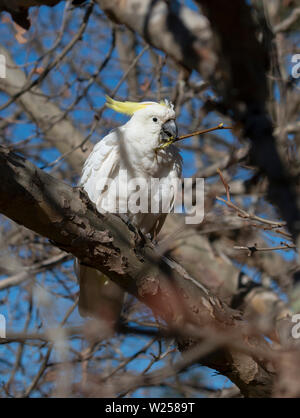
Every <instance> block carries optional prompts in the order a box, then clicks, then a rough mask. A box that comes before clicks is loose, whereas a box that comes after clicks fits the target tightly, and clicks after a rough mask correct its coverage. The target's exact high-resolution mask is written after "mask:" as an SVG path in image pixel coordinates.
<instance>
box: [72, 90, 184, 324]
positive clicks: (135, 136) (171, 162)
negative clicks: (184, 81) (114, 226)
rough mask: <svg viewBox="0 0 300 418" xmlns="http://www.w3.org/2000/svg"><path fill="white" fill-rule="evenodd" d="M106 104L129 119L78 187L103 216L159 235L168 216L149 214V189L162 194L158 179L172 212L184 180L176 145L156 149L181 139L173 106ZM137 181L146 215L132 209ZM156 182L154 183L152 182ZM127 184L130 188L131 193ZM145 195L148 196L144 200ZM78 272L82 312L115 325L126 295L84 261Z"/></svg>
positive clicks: (93, 157)
mask: <svg viewBox="0 0 300 418" xmlns="http://www.w3.org/2000/svg"><path fill="white" fill-rule="evenodd" d="M106 104H107V106H108V107H109V108H111V109H113V110H115V111H116V112H119V113H123V114H127V115H129V116H131V118H130V120H129V121H128V122H127V123H125V125H122V126H120V127H119V128H117V129H115V130H113V131H112V132H110V133H109V134H108V135H107V136H105V137H104V138H103V139H102V140H101V141H99V142H98V143H97V144H96V145H95V147H94V149H93V151H92V152H91V154H90V155H89V157H88V159H87V160H86V162H85V164H84V167H83V172H82V177H81V181H80V185H81V186H82V187H83V188H84V190H85V191H86V192H87V194H88V196H89V198H90V199H91V201H92V202H94V204H95V205H96V207H97V209H98V210H99V211H100V212H105V211H110V212H119V213H120V212H123V214H124V215H122V216H124V217H127V220H128V221H129V222H130V223H132V224H133V225H135V226H136V227H137V228H139V229H140V230H141V232H143V233H144V234H150V235H151V236H152V237H153V236H156V235H157V234H158V232H159V231H160V229H161V227H162V225H163V223H164V221H165V218H166V213H162V208H161V207H160V208H159V210H157V207H156V210H154V211H153V210H152V211H151V207H150V206H151V204H150V190H151V192H152V193H153V194H154V195H155V193H158V192H157V191H158V189H157V188H156V189H155V187H156V186H155V185H157V183H155V181H156V182H157V180H159V181H160V186H159V187H160V194H156V195H155V196H156V202H157V199H158V200H161V197H162V196H163V198H164V199H165V201H166V202H170V207H169V209H172V205H173V204H174V193H175V190H176V188H175V187H174V184H176V181H177V182H178V180H180V178H181V168H182V159H181V156H180V154H179V151H178V149H177V148H176V147H175V146H174V145H170V146H168V147H166V148H163V149H158V147H159V146H160V145H162V144H163V143H165V142H166V141H169V140H170V138H172V137H173V138H175V137H176V136H177V127H176V123H175V112H174V108H173V105H172V104H171V103H169V102H168V101H164V102H160V103H156V102H141V103H135V102H118V101H116V100H113V99H110V98H107V103H106ZM135 179H138V183H139V187H140V188H139V200H143V201H144V202H145V201H146V202H149V207H148V208H147V210H142V212H147V213H141V212H140V213H136V212H137V211H136V210H135V209H136V207H133V208H132V206H130V201H131V200H130V199H131V198H132V197H134V193H136V190H138V188H135V187H133V186H134V185H135V181H136V180H135ZM153 179H156V180H154V182H153ZM140 182H142V185H141V184H140ZM143 182H144V184H143ZM128 184H131V188H130V190H129V191H128ZM151 184H152V189H151ZM177 184H178V183H177ZM116 185H117V187H116ZM145 186H148V187H145ZM134 189H135V190H134ZM153 189H154V191H153ZM143 193H144V194H145V193H146V194H147V196H146V199H145V196H144V195H143ZM134 200H135V199H133V201H134ZM144 209H145V208H144ZM152 209H153V208H152ZM153 212H156V213H153ZM164 212H166V211H164ZM77 274H78V276H79V280H80V298H79V310H80V313H81V314H83V315H88V316H95V317H98V318H99V317H100V318H103V319H104V320H106V321H112V322H114V321H116V320H117V319H118V317H119V313H120V309H121V306H122V300H123V291H122V290H121V289H120V288H119V287H118V286H117V285H116V284H114V283H113V282H111V281H110V280H108V279H107V278H106V277H105V276H103V275H101V273H100V272H98V271H97V270H95V269H92V268H90V267H87V266H84V265H82V264H80V263H78V265H77Z"/></svg>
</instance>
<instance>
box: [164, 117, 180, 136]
mask: <svg viewBox="0 0 300 418" xmlns="http://www.w3.org/2000/svg"><path fill="white" fill-rule="evenodd" d="M177 136H178V128H177V125H176V122H175V120H174V119H170V120H167V122H165V123H164V124H163V125H162V127H161V131H160V138H161V140H162V141H170V140H171V139H176V138H177Z"/></svg>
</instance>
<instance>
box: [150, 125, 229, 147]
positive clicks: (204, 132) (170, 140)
mask: <svg viewBox="0 0 300 418" xmlns="http://www.w3.org/2000/svg"><path fill="white" fill-rule="evenodd" d="M218 129H232V127H231V126H224V124H223V123H219V125H217V126H214V127H213V128H208V129H203V130H201V131H196V132H192V133H190V134H186V135H181V136H179V137H178V138H172V137H171V138H170V139H169V141H168V142H165V143H164V144H161V145H160V146H159V147H158V148H156V149H157V150H160V149H164V148H167V147H168V146H169V145H171V144H174V143H175V142H177V141H181V140H182V139H186V138H190V137H191V136H195V135H202V134H206V133H207V132H212V131H217V130H218Z"/></svg>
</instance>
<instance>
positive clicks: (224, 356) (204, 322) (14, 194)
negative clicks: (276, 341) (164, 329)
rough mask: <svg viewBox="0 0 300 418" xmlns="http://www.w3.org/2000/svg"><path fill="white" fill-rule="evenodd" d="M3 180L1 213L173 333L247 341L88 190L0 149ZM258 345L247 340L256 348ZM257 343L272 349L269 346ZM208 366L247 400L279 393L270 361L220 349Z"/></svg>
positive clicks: (235, 322)
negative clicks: (100, 208) (132, 299)
mask: <svg viewBox="0 0 300 418" xmlns="http://www.w3.org/2000/svg"><path fill="white" fill-rule="evenodd" d="M0 175H1V180H2V181H1V183H0V211H1V213H3V214H4V215H6V216H8V217H10V218H11V219H12V220H14V221H15V222H18V223H20V224H22V225H24V226H26V227H27V228H30V229H31V230H33V231H35V232H37V233H38V234H41V235H43V236H45V237H47V238H49V239H50V240H51V241H52V242H53V243H54V244H55V245H57V246H58V247H59V248H61V249H63V250H65V251H67V252H69V253H71V254H73V255H74V256H75V257H77V258H79V259H80V260H81V261H82V262H84V263H85V264H87V265H89V266H92V267H95V268H97V269H99V270H100V271H101V272H103V273H104V274H106V275H107V276H108V277H109V278H110V279H112V280H113V281H115V282H116V283H118V285H120V286H121V287H122V288H123V289H125V290H126V291H128V292H130V293H131V294H133V295H134V296H136V297H137V298H139V300H141V301H142V302H143V303H145V304H146V305H148V306H149V307H150V308H151V309H152V310H153V312H154V314H155V315H159V316H160V317H162V318H163V319H164V320H165V321H166V322H167V323H168V325H169V327H170V329H171V330H177V333H178V330H183V332H184V333H185V332H186V337H187V334H188V333H189V329H194V332H195V330H198V329H199V330H201V331H203V330H206V329H209V328H210V329H214V330H217V331H218V332H220V333H221V334H224V335H225V334H227V333H229V332H238V333H239V334H240V335H242V330H243V329H244V325H245V324H243V321H241V320H240V318H239V316H238V314H237V312H235V311H233V310H230V309H229V308H228V307H227V306H226V305H225V304H224V303H222V302H221V301H220V300H219V299H218V298H217V297H214V296H213V295H212V294H211V293H210V291H209V290H208V289H206V288H205V287H204V286H202V285H201V284H196V283H195V282H194V281H193V279H192V278H191V277H190V276H189V275H187V274H186V273H185V272H184V270H183V269H181V268H180V267H179V266H177V267H176V268H175V269H173V268H172V266H171V267H170V265H169V264H168V263H167V262H166V261H165V260H164V259H161V257H159V256H158V255H157V253H156V252H155V250H154V249H153V248H152V245H151V244H149V243H147V242H146V243H145V242H144V239H143V238H141V236H140V234H138V233H137V231H135V230H134V229H133V228H130V227H128V226H127V225H126V224H125V223H124V222H123V221H122V220H121V219H120V218H118V217H117V216H114V215H111V214H108V215H105V216H104V215H100V214H99V213H98V212H97V211H96V209H95V207H94V206H93V204H92V203H91V202H90V201H89V199H88V198H87V196H86V195H85V193H84V192H83V191H82V190H81V189H80V188H72V187H70V186H68V185H67V184H65V183H63V182H61V181H59V180H57V179H55V178H53V177H51V176H50V175H48V174H47V173H45V172H43V171H42V170H40V169H38V168H37V167H35V166H34V165H33V164H32V163H30V162H29V161H26V160H25V159H24V158H22V157H21V156H18V155H16V154H14V153H12V152H10V151H8V150H7V149H6V148H4V147H0ZM20 208H22V210H20ZM189 327H192V328H189ZM192 334H193V333H192ZM193 338H194V339H195V337H193ZM251 340H252V339H251V338H250V339H249V340H248V339H247V345H248V348H249V350H250V349H251V347H253V340H252V341H251ZM180 341H181V347H182V349H186V348H187V347H189V339H188V340H186V338H184V336H181V338H180ZM255 344H256V345H259V346H261V348H262V349H265V348H266V345H265V343H264V341H263V340H261V341H260V342H258V341H256V342H255ZM202 363H203V364H205V365H208V366H210V367H213V368H214V369H216V370H218V371H219V372H220V373H223V374H224V375H226V376H228V377H229V378H230V379H232V381H233V382H235V383H236V384H237V385H238V386H239V387H240V388H241V391H242V393H243V394H244V395H245V396H269V395H270V393H271V391H272V381H273V373H272V369H270V368H268V365H267V362H266V361H265V360H264V361H261V360H259V361H258V360H254V358H252V357H251V356H250V355H248V354H247V353H245V352H242V353H240V352H239V351H235V350H229V349H222V350H221V349H220V350H218V351H217V352H216V353H213V354H211V355H210V356H208V357H207V358H204V359H202Z"/></svg>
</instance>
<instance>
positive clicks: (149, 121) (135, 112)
mask: <svg viewBox="0 0 300 418" xmlns="http://www.w3.org/2000/svg"><path fill="white" fill-rule="evenodd" d="M106 105H107V106H108V107H110V108H111V109H113V110H115V111H116V112H119V113H124V114H127V115H130V116H131V119H130V121H129V122H127V124H126V129H128V138H130V140H131V141H136V142H137V144H143V146H144V147H145V146H148V147H150V148H153V149H154V148H156V147H158V146H159V145H161V144H162V143H164V142H166V141H169V140H170V139H171V138H174V139H175V138H176V137H177V135H178V130H177V126H176V122H175V111H174V106H173V105H172V104H171V103H170V102H168V101H167V100H165V101H162V102H160V103H156V102H141V103H137V102H118V101H116V100H113V99H111V98H109V97H107V103H106Z"/></svg>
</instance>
